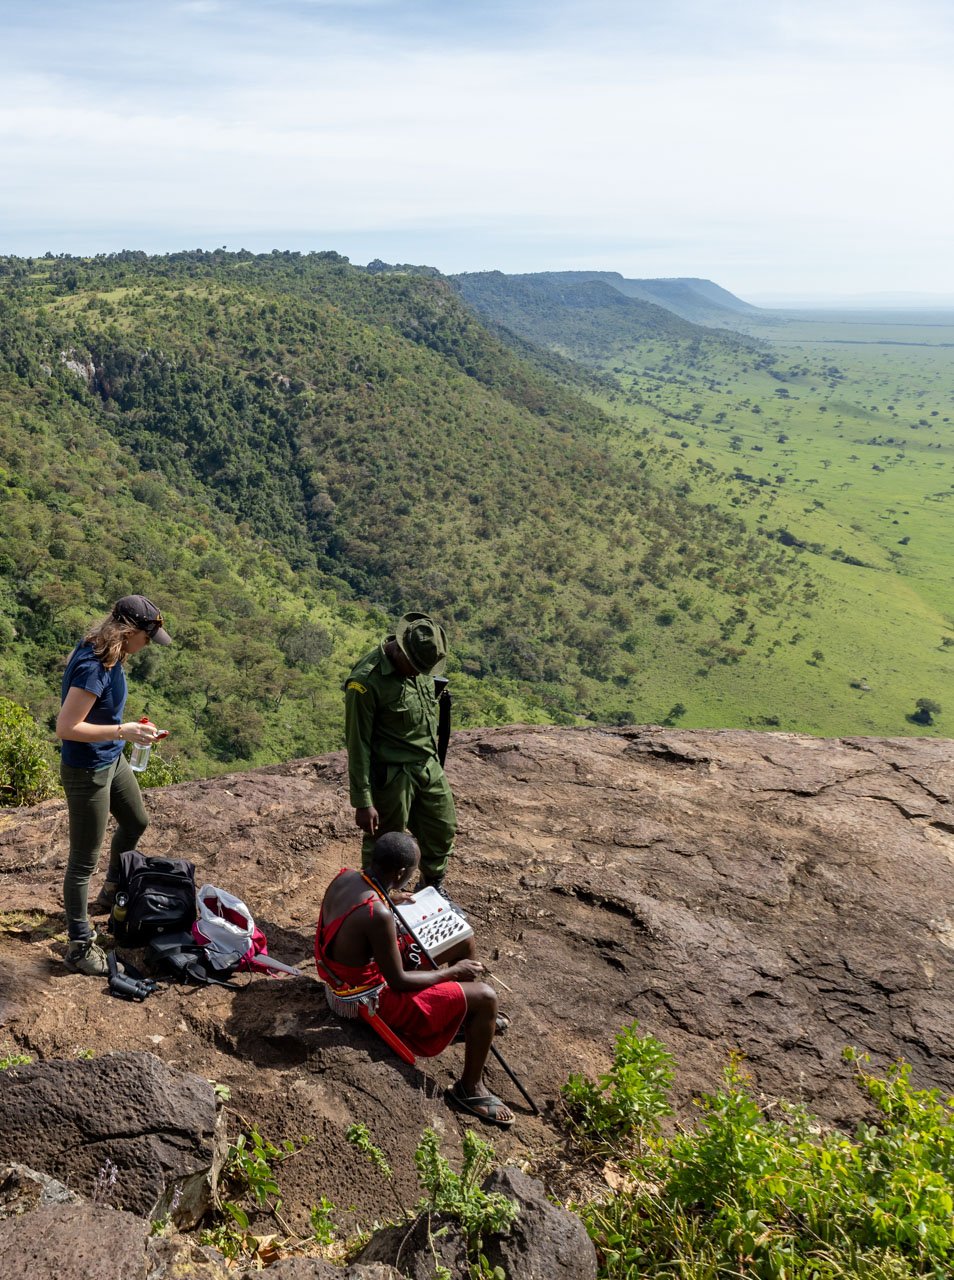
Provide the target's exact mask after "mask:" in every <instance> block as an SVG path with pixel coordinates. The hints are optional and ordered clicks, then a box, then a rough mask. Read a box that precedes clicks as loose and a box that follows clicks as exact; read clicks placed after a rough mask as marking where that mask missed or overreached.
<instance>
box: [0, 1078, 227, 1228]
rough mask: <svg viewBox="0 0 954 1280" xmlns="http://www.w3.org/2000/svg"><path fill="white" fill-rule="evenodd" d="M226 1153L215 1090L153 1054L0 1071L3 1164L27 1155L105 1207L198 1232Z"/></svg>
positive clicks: (35, 1164) (41, 1166) (45, 1171)
mask: <svg viewBox="0 0 954 1280" xmlns="http://www.w3.org/2000/svg"><path fill="white" fill-rule="evenodd" d="M226 1150H227V1144H226V1140H225V1134H224V1125H223V1123H222V1122H221V1120H220V1117H219V1114H218V1112H217V1109H216V1099H215V1093H214V1091H213V1089H212V1086H211V1084H210V1083H209V1082H208V1081H207V1080H203V1079H201V1078H200V1077H199V1076H194V1075H190V1074H186V1073H184V1072H179V1071H174V1070H172V1069H171V1068H169V1067H167V1066H165V1065H164V1064H163V1063H162V1062H160V1060H159V1059H158V1058H156V1057H154V1056H153V1055H152V1054H149V1053H111V1054H106V1055H104V1056H103V1057H101V1058H92V1059H89V1060H80V1061H62V1060H56V1061H50V1062H37V1063H32V1064H30V1065H29V1066H22V1067H13V1068H10V1069H9V1070H7V1071H3V1072H0V1162H7V1161H13V1160H17V1159H22V1158H23V1156H24V1155H26V1156H27V1158H28V1159H29V1161H30V1164H31V1166H33V1167H35V1168H37V1169H39V1170H41V1171H42V1172H43V1173H45V1174H47V1175H49V1176H52V1177H54V1178H58V1179H59V1180H60V1181H62V1182H64V1183H65V1184H66V1185H67V1186H69V1187H70V1188H71V1189H72V1190H74V1191H76V1192H78V1193H79V1194H81V1195H85V1196H88V1197H90V1198H92V1199H93V1200H95V1201H96V1203H97V1204H99V1205H103V1206H105V1205H110V1206H112V1207H115V1208H122V1209H127V1210H129V1211H131V1212H133V1213H136V1214H140V1215H141V1216H142V1217H144V1218H161V1217H165V1216H169V1217H170V1218H171V1219H172V1221H173V1222H174V1223H175V1225H176V1226H178V1227H180V1228H182V1227H190V1226H194V1225H195V1224H196V1223H197V1222H198V1221H199V1220H200V1219H201V1217H202V1216H203V1214H204V1213H205V1212H206V1211H207V1209H208V1208H209V1207H210V1205H211V1203H212V1198H213V1194H214V1187H215V1183H216V1179H217V1177H218V1173H219V1169H220V1168H221V1165H222V1161H223V1160H224V1158H225V1153H226Z"/></svg>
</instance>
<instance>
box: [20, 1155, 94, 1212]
mask: <svg viewBox="0 0 954 1280" xmlns="http://www.w3.org/2000/svg"><path fill="white" fill-rule="evenodd" d="M82 1200H83V1198H82V1196H78V1195H76V1194H75V1193H74V1192H72V1191H70V1189H69V1187H66V1186H64V1185H63V1183H62V1182H57V1180H56V1179H55V1178H49V1177H47V1175H46V1174H45V1173H37V1171H36V1169H29V1168H27V1166H26V1165H25V1164H8V1165H6V1166H4V1167H3V1168H2V1169H0V1221H2V1220H3V1219H4V1218H16V1217H19V1216H20V1214H23V1213H32V1212H33V1210H34V1209H39V1208H40V1207H41V1206H46V1205H51V1204H81V1203H82Z"/></svg>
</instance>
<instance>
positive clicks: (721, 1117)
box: [565, 1028, 954, 1280]
mask: <svg viewBox="0 0 954 1280" xmlns="http://www.w3.org/2000/svg"><path fill="white" fill-rule="evenodd" d="M631 1031H632V1028H630V1032H631ZM626 1034H627V1033H625V1032H624V1033H623V1035H624V1036H625V1035H626ZM846 1056H848V1057H849V1058H853V1055H852V1054H850V1053H849V1054H847V1055H846ZM620 1075H621V1072H620V1070H619V1068H618V1067H617V1063H616V1061H614V1065H613V1067H611V1068H610V1071H609V1072H608V1073H607V1076H606V1077H603V1078H602V1080H601V1082H600V1084H601V1086H602V1088H601V1089H599V1090H598V1091H597V1092H596V1093H595V1094H594V1093H593V1092H590V1093H586V1092H585V1091H583V1093H582V1099H583V1101H584V1102H585V1103H589V1105H590V1114H591V1115H594V1114H595V1115H596V1117H597V1120H599V1119H601V1118H602V1116H601V1113H600V1112H599V1111H598V1110H597V1111H595V1112H594V1110H593V1108H594V1107H598V1106H599V1104H600V1101H601V1099H603V1098H605V1097H612V1096H613V1093H614V1089H615V1090H618V1089H619V1081H618V1080H617V1077H618V1076H620ZM856 1079H857V1082H858V1085H859V1087H860V1088H861V1089H862V1090H863V1091H864V1092H865V1093H866V1094H867V1095H868V1097H869V1098H870V1099H871V1100H872V1101H873V1102H874V1104H875V1106H876V1107H877V1110H878V1118H877V1121H876V1122H875V1123H871V1124H867V1123H866V1124H862V1125H860V1126H859V1127H858V1129H857V1131H856V1132H855V1133H854V1134H853V1135H851V1136H849V1135H847V1134H845V1133H842V1132H840V1131H839V1130H836V1129H829V1128H826V1127H825V1126H824V1125H822V1124H821V1123H820V1122H819V1121H818V1120H816V1119H815V1118H813V1117H812V1116H810V1115H809V1114H808V1113H807V1112H805V1111H804V1110H803V1109H801V1108H798V1107H793V1106H790V1105H787V1104H785V1103H781V1104H779V1105H778V1116H777V1118H775V1117H773V1118H769V1117H767V1116H766V1115H765V1114H763V1112H762V1110H761V1108H760V1107H759V1105H758V1103H757V1102H756V1100H755V1098H754V1097H753V1095H752V1091H751V1086H750V1082H749V1080H748V1078H747V1076H746V1074H745V1072H744V1071H743V1069H742V1067H741V1065H740V1063H739V1061H738V1060H737V1059H733V1060H732V1061H730V1063H729V1065H728V1067H727V1068H726V1072H725V1076H724V1080H723V1084H722V1086H721V1087H720V1088H719V1089H718V1090H717V1091H716V1092H715V1093H714V1094H711V1095H705V1096H703V1097H702V1098H701V1099H700V1100H699V1104H700V1107H701V1109H702V1113H703V1114H702V1118H701V1120H700V1122H699V1123H698V1124H697V1125H696V1126H695V1128H694V1129H692V1130H689V1131H681V1132H678V1133H676V1134H675V1135H674V1136H673V1137H671V1138H661V1137H658V1136H657V1137H656V1138H655V1139H654V1141H652V1142H651V1143H647V1144H644V1145H642V1146H640V1147H639V1149H638V1152H637V1153H636V1154H633V1151H634V1148H633V1144H632V1142H631V1141H627V1131H626V1130H625V1129H621V1128H616V1129H612V1128H610V1127H609V1126H607V1125H604V1126H603V1128H602V1129H601V1130H600V1133H601V1136H602V1137H603V1139H604V1141H607V1140H609V1139H612V1142H611V1143H610V1152H611V1154H612V1155H613V1156H614V1158H615V1159H616V1160H617V1162H618V1163H619V1164H620V1165H621V1166H622V1168H623V1170H624V1173H628V1178H627V1179H626V1181H625V1183H624V1189H623V1190H620V1191H619V1192H618V1193H616V1194H615V1195H613V1196H611V1197H610V1198H609V1199H607V1200H602V1201H599V1202H595V1203H592V1204H588V1205H584V1206H583V1207H582V1209H581V1213H582V1216H583V1218H584V1221H585V1222H586V1224H587V1228H588V1230H589V1232H590V1234H591V1236H592V1238H593V1240H594V1242H595V1243H596V1245H597V1249H598V1252H599V1256H600V1267H601V1269H600V1275H601V1277H602V1280H638V1278H641V1277H643V1276H663V1275H665V1276H680V1277H687V1278H688V1277H692V1278H693V1280H723V1278H725V1277H729V1276H732V1277H735V1276H746V1277H753V1278H754V1280H912V1278H913V1277H931V1280H941V1278H942V1277H944V1278H945V1280H947V1278H949V1277H950V1276H951V1275H952V1274H954V1099H951V1098H943V1097H941V1096H940V1095H939V1094H938V1093H937V1091H935V1090H919V1089H915V1088H913V1087H912V1085H911V1081H910V1067H908V1066H907V1065H906V1064H904V1063H900V1064H898V1065H896V1066H894V1067H892V1068H891V1069H890V1070H889V1071H888V1072H887V1073H886V1075H884V1076H878V1075H874V1074H871V1073H869V1072H868V1071H867V1069H866V1060H864V1059H861V1060H860V1064H859V1068H858V1071H857V1075H856ZM581 1088H582V1086H580V1085H577V1086H575V1091H576V1093H577V1094H578V1095H579V1094H580V1092H581ZM593 1089H594V1086H590V1090H591V1091H592V1090H593ZM565 1093H566V1090H565ZM577 1132H581V1130H580V1129H579V1126H578V1128H577ZM614 1135H615V1136H614ZM629 1136H630V1137H631V1136H632V1134H631V1133H630V1134H629Z"/></svg>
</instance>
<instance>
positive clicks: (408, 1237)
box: [322, 1215, 516, 1280]
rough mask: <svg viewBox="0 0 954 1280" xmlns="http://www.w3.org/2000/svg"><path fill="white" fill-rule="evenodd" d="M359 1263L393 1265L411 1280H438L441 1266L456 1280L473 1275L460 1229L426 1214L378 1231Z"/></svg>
mask: <svg viewBox="0 0 954 1280" xmlns="http://www.w3.org/2000/svg"><path fill="white" fill-rule="evenodd" d="M355 1262H357V1263H361V1264H362V1265H367V1263H369V1262H384V1263H390V1265H391V1266H393V1267H396V1268H397V1270H398V1271H399V1272H400V1274H401V1275H402V1276H406V1277H407V1280H434V1273H435V1271H436V1269H437V1267H438V1266H442V1267H446V1268H447V1270H448V1271H449V1272H450V1273H451V1275H452V1276H453V1277H454V1280H457V1277H458V1276H460V1277H464V1276H467V1275H469V1274H470V1272H469V1268H468V1266H467V1245H466V1243H465V1241H464V1237H463V1235H462V1234H461V1232H460V1229H459V1227H457V1226H456V1225H454V1224H453V1223H446V1222H443V1221H442V1220H440V1219H439V1218H436V1217H430V1216H426V1215H425V1216H423V1217H420V1218H416V1219H415V1220H414V1222H413V1223H409V1224H407V1225H405V1226H400V1227H384V1228H383V1229H382V1230H381V1231H376V1232H375V1233H374V1235H373V1236H372V1237H371V1239H370V1240H369V1241H368V1243H367V1244H366V1245H365V1247H364V1248H363V1249H362V1250H361V1252H360V1253H359V1254H358V1255H357V1257H356V1258H355ZM359 1275H360V1273H359ZM322 1280H324V1277H322ZM515 1280H516V1278H515Z"/></svg>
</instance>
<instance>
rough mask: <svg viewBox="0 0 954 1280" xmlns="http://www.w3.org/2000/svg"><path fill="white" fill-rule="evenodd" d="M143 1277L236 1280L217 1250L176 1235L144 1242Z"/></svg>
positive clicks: (187, 1279) (148, 1279)
mask: <svg viewBox="0 0 954 1280" xmlns="http://www.w3.org/2000/svg"><path fill="white" fill-rule="evenodd" d="M258 1274H259V1276H261V1272H259V1273H258ZM144 1275H145V1280H235V1272H234V1271H230V1270H229V1265H228V1263H227V1262H226V1260H225V1258H224V1257H223V1256H222V1254H221V1253H219V1252H218V1250H216V1249H210V1248H207V1247H206V1246H204V1245H200V1244H199V1243H198V1242H197V1241H195V1240H193V1239H192V1237H191V1236H181V1235H177V1234H175V1233H173V1234H172V1235H162V1236H150V1238H149V1239H148V1240H147V1241H146V1254H145V1272H144Z"/></svg>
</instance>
